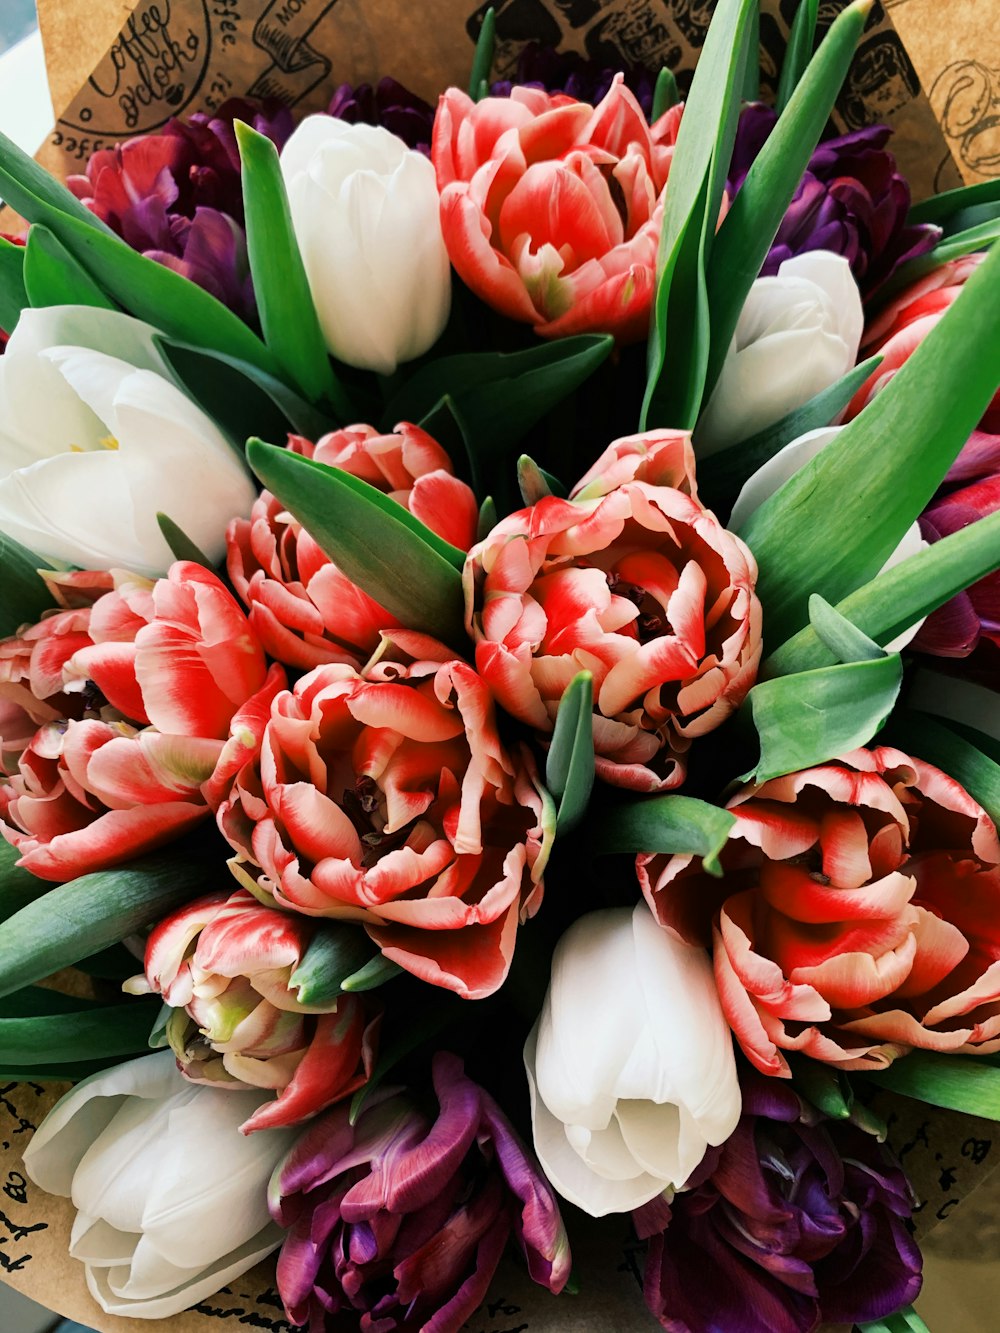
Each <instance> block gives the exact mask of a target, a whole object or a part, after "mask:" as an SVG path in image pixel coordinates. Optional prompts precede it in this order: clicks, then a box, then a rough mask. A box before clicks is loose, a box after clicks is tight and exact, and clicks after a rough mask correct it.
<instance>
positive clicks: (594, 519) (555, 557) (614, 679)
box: [465, 432, 761, 791]
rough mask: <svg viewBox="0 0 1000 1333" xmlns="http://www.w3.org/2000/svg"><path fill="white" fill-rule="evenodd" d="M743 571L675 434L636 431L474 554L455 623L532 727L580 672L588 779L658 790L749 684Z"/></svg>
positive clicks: (754, 647) (740, 548) (754, 612)
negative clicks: (586, 704) (592, 775)
mask: <svg viewBox="0 0 1000 1333" xmlns="http://www.w3.org/2000/svg"><path fill="white" fill-rule="evenodd" d="M756 577H757V567H756V565H755V564H754V560H753V556H752V555H751V554H750V552H749V551H748V550H747V548H746V547H745V546H744V545H743V543H742V542H741V541H740V540H739V538H738V537H734V536H733V534H732V533H731V532H727V531H726V530H725V528H723V527H722V525H721V524H720V523H719V521H718V519H716V517H715V516H714V514H711V513H709V512H708V510H706V509H705V508H704V507H703V506H702V505H701V504H700V503H699V502H698V500H697V498H696V496H695V493H694V482H693V458H692V456H691V446H690V442H689V440H688V438H687V436H685V435H683V434H680V433H678V432H650V433H649V434H647V435H644V436H633V437H631V438H630V439H626V440H618V441H616V442H615V443H614V444H612V445H611V446H610V447H609V449H608V450H607V451H606V452H605V454H604V455H603V456H602V457H601V458H600V459H599V460H598V462H597V463H595V465H594V467H593V468H591V470H590V472H588V473H587V476H586V477H584V479H583V480H582V481H581V482H580V484H579V486H578V487H577V488H576V490H575V491H574V492H573V495H572V497H571V499H570V500H559V499H556V498H555V497H552V496H548V497H546V498H545V499H543V500H541V501H540V502H539V503H538V504H536V505H534V506H532V507H531V508H530V509H523V510H521V511H519V512H518V513H516V514H511V515H510V516H509V517H508V518H505V519H504V520H503V521H502V522H501V523H499V524H498V525H497V526H496V527H495V528H494V529H493V531H492V532H491V533H490V534H489V535H488V536H487V537H486V539H485V540H484V541H482V542H480V543H479V545H478V546H475V547H473V549H472V551H471V552H470V553H469V558H468V560H467V561H466V566H465V595H466V626H467V628H468V630H469V633H470V634H471V635H472V637H473V638H474V639H475V642H476V667H477V670H478V671H479V673H480V675H481V676H482V677H483V679H484V680H485V681H486V682H487V684H488V685H489V687H490V689H491V690H492V691H493V694H494V695H495V697H496V699H497V701H498V703H500V705H501V706H502V707H503V708H505V709H506V710H507V712H509V713H512V714H513V715H514V716H515V717H517V718H519V719H520V720H521V721H522V722H525V723H527V724H528V725H530V726H532V727H535V728H537V729H538V730H539V731H542V732H551V730H552V727H553V724H554V721H555V716H556V713H557V711H558V708H559V701H560V699H561V698H562V694H563V691H564V690H565V689H566V687H567V685H568V684H569V683H570V681H571V680H572V679H573V677H574V676H576V675H577V674H578V673H579V672H580V671H583V670H587V671H590V672H592V673H593V676H594V704H595V707H594V745H595V748H596V751H597V771H598V773H599V775H600V776H601V777H602V778H604V779H605V780H606V781H608V782H611V783H613V784H614V785H616V786H620V787H628V788H631V789H632V790H635V791H661V790H667V789H669V788H673V787H677V786H679V785H680V784H681V783H682V782H683V780H684V776H685V758H684V752H685V751H686V750H687V748H688V746H689V745H690V743H691V740H692V739H693V738H694V737H696V736H701V735H704V734H705V733H706V732H708V731H711V730H712V729H713V728H714V727H717V726H718V725H719V724H720V723H721V722H723V721H724V720H725V719H726V718H727V717H728V716H729V715H730V714H731V713H732V712H733V711H734V709H736V708H737V707H738V706H739V704H740V703H741V701H742V700H743V698H744V696H745V695H746V693H747V691H748V690H749V688H750V686H751V685H752V684H753V681H754V678H755V675H756V671H757V664H758V662H759V660H760V652H761V611H760V604H759V602H758V601H757V598H756V596H755V594H754V584H755V582H756Z"/></svg>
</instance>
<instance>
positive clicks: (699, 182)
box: [639, 0, 757, 430]
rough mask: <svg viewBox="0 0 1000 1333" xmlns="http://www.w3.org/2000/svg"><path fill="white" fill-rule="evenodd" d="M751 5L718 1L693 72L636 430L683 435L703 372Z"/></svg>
mask: <svg viewBox="0 0 1000 1333" xmlns="http://www.w3.org/2000/svg"><path fill="white" fill-rule="evenodd" d="M756 7H757V0H719V4H718V5H717V7H716V10H715V14H714V17H713V19H712V22H711V24H710V26H709V29H708V35H707V37H706V38H705V44H704V46H703V47H702V51H701V56H700V57H699V60H698V64H697V66H696V67H695V72H694V78H693V79H692V81H691V90H690V92H689V94H688V97H687V101H686V103H685V107H684V117H683V119H682V121H681V125H680V130H679V131H678V135H677V144H676V146H675V148H674V156H673V160H672V163H671V168H670V189H669V190H668V191H667V193H666V204H665V208H664V214H663V228H662V231H661V235H660V251H659V258H658V261H657V285H656V296H655V299H654V302H653V312H652V320H651V323H650V333H649V349H648V362H649V372H648V378H647V382H646V393H645V398H644V400H643V405H642V413H641V417H640V424H639V429H640V430H649V429H652V428H654V427H657V426H670V427H674V428H676V429H679V430H682V429H691V428H692V427H693V426H694V424H695V422H696V420H697V418H698V410H699V408H700V407H701V401H702V395H703V393H704V389H705V376H706V373H707V370H708V353H709V333H710V331H709V313H708V291H707V286H706V280H705V267H706V262H707V258H708V253H709V250H710V248H711V245H712V238H713V237H714V236H715V229H716V224H717V222H718V218H719V208H720V205H721V202H722V194H723V190H724V188H725V180H726V173H727V171H728V169H729V164H730V161H731V159H732V152H733V142H734V139H735V136H736V122H737V118H738V116H739V109H740V92H741V89H742V78H743V71H744V66H745V61H746V56H747V49H748V46H749V42H750V35H751V31H752V29H753V26H754V25H753V22H752V17H753V13H754V11H755V10H756Z"/></svg>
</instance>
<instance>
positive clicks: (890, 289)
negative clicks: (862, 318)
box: [875, 217, 1000, 308]
mask: <svg viewBox="0 0 1000 1333" xmlns="http://www.w3.org/2000/svg"><path fill="white" fill-rule="evenodd" d="M998 238H1000V217H990V218H987V219H986V220H985V221H983V222H978V223H976V225H975V226H972V227H968V228H966V230H965V231H959V232H955V233H954V234H953V235H950V236H947V237H945V239H944V240H942V241H940V242H939V243H938V244H937V245H936V246H935V247H934V249H933V250H929V251H928V252H927V254H923V255H917V256H916V258H915V259H910V260H908V261H907V262H906V263H905V264H900V266H899V268H898V269H897V270H896V272H895V273H894V274H893V275H892V277H891V278H890V279H889V280H888V282H886V283H885V284H884V285H883V286H882V287H880V288H879V290H878V295H877V298H876V301H875V308H881V307H882V306H884V305H886V304H887V303H888V302H889V301H891V300H892V298H893V297H894V296H896V295H897V294H898V293H899V292H901V291H904V290H905V289H906V288H907V287H909V286H911V285H912V284H913V283H915V282H919V281H920V279H921V278H923V277H926V275H927V274H928V273H933V272H934V270H935V269H938V268H940V267H941V265H942V264H947V263H950V262H951V260H953V259H963V258H964V257H965V256H966V255H971V254H975V252H976V251H977V250H987V249H989V247H990V246H991V245H992V244H993V242H994V241H996V240H997V239H998Z"/></svg>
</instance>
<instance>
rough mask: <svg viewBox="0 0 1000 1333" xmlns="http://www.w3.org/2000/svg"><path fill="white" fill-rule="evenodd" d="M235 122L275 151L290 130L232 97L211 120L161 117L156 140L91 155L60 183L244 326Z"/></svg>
mask: <svg viewBox="0 0 1000 1333" xmlns="http://www.w3.org/2000/svg"><path fill="white" fill-rule="evenodd" d="M236 119H239V120H244V121H246V122H247V123H248V124H251V125H252V126H253V127H254V129H256V130H258V131H259V132H260V133H262V134H266V135H268V137H269V138H271V139H272V140H273V141H274V142H275V143H276V144H277V146H278V147H279V148H280V147H281V146H282V144H283V143H284V142H285V140H286V139H287V138H288V136H289V134H290V133H291V131H292V117H291V113H290V112H289V111H288V109H287V108H285V107H281V106H279V105H278V104H276V103H274V104H272V103H267V104H260V103H257V102H252V101H250V100H249V99H247V98H234V99H232V100H231V101H229V102H226V103H225V104H224V105H223V106H222V107H220V109H219V111H218V112H217V113H216V114H215V115H213V116H208V115H206V114H204V113H202V112H198V113H196V114H195V115H193V116H191V117H190V118H189V119H188V120H187V121H181V120H176V119H175V120H170V121H168V122H167V124H166V125H165V126H164V127H163V129H162V130H159V131H158V132H157V133H156V134H143V135H139V136H138V137H137V138H135V139H129V140H128V141H127V142H125V143H122V144H117V145H116V146H115V147H114V148H109V149H102V150H101V151H100V152H97V153H94V155H93V156H92V157H91V158H90V160H89V162H88V163H87V174H86V175H85V176H71V177H70V178H69V181H68V184H69V187H70V189H71V190H72V191H73V193H74V194H75V195H76V196H77V198H78V199H81V200H82V201H83V202H84V203H85V204H86V205H87V207H88V208H90V209H91V210H92V211H93V212H94V213H96V214H97V216H98V217H99V218H101V219H102V220H103V221H104V222H106V223H107V224H108V226H109V227H110V228H111V229H112V231H114V232H117V234H118V235H119V236H121V237H122V239H123V240H124V241H126V242H127V243H128V244H129V245H130V246H131V247H132V249H133V250H138V251H139V252H140V254H144V255H147V256H148V257H149V258H152V259H155V260H157V261H159V262H160V263H162V264H166V265H167V266H168V267H169V268H172V269H174V270H175V271H176V272H178V273H182V274H183V275H184V276H185V277H186V278H190V279H191V281H192V282H196V283H197V284H198V285H199V286H200V287H204V288H205V289H206V290H207V291H209V292H211V293H212V295H213V296H215V297H217V298H218V299H219V300H220V301H223V302H224V303H225V304H226V305H228V306H229V307H230V308H231V309H232V310H235V311H236V313H237V314H239V315H241V316H242V317H243V318H245V319H252V318H253V316H254V299H253V288H252V286H251V283H250V276H249V269H248V265H247V252H246V233H245V231H244V227H243V192H242V184H241V179H240V157H239V151H238V149H237V146H236V135H235V131H234V129H233V121H234V120H236Z"/></svg>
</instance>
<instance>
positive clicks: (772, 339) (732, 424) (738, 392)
mask: <svg viewBox="0 0 1000 1333" xmlns="http://www.w3.org/2000/svg"><path fill="white" fill-rule="evenodd" d="M863 329H864V314H863V312H862V309H861V293H860V292H859V291H858V285H857V283H856V282H855V281H854V278H853V277H852V276H851V266H850V264H848V262H847V260H846V259H844V258H843V256H841V255H834V254H831V253H830V252H829V251H828V250H812V251H810V252H809V253H807V254H802V255H797V256H796V257H795V258H793V259H786V260H785V262H784V263H783V264H782V265H781V267H780V268H779V269H778V272H777V274H776V275H775V276H774V277H770V278H758V279H757V281H756V282H755V283H754V284H753V286H752V287H751V288H750V294H749V295H748V296H747V299H746V304H745V305H744V307H743V310H742V312H741V314H740V318H739V322H738V324H737V325H736V332H735V334H734V335H733V341H732V343H731V345H730V348H729V351H728V352H727V353H726V359H725V361H724V363H723V366H722V370H721V372H720V374H719V379H718V382H717V383H716V385H715V388H714V390H713V391H712V396H711V397H710V398H709V400H708V403H707V404H706V406H705V408H704V410H703V411H702V414H701V417H700V419H699V421H698V446H699V453H701V454H710V453H715V452H716V451H717V450H719V449H726V448H728V447H729V446H730V445H734V444H739V443H740V441H741V440H746V439H749V437H750V436H751V435H755V434H756V433H757V432H758V431H761V430H764V429H765V428H766V427H768V426H771V425H773V424H774V423H775V422H776V421H780V420H781V418H782V417H784V416H787V415H788V413H789V412H791V411H793V410H794V409H795V408H797V407H801V406H802V404H803V403H807V402H808V401H809V399H810V398H813V397H815V396H816V394H818V393H820V392H822V390H823V389H827V388H829V387H830V385H831V384H835V383H836V382H837V380H839V379H841V378H842V377H843V376H844V375H846V374H847V372H848V371H849V370H850V369H851V367H852V366H853V365H854V363H855V361H856V360H857V355H858V345H859V343H860V342H861V334H862V331H863Z"/></svg>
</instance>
